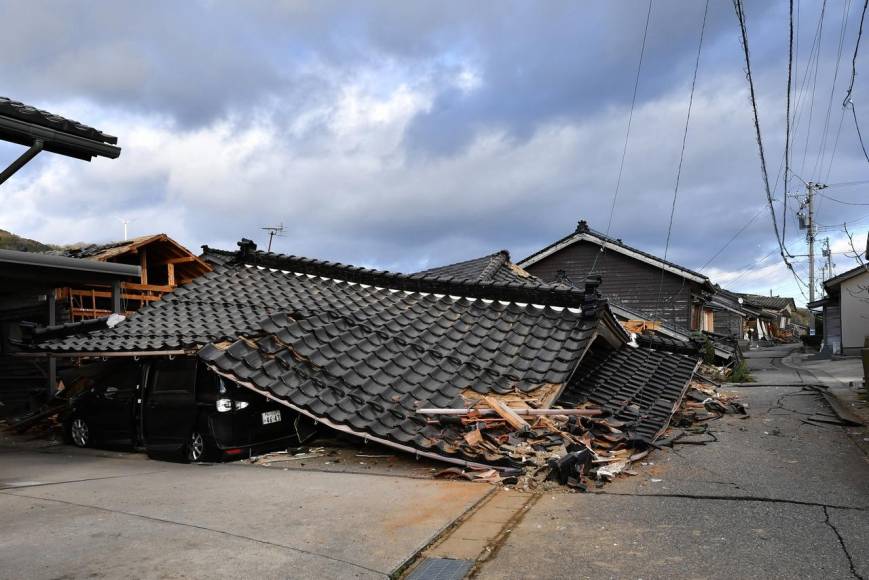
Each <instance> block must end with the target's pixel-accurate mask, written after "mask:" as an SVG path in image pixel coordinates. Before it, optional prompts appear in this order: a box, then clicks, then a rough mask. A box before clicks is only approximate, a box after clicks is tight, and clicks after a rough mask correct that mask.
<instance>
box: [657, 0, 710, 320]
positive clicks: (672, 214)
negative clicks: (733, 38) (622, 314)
mask: <svg viewBox="0 0 869 580" xmlns="http://www.w3.org/2000/svg"><path fill="white" fill-rule="evenodd" d="M708 15H709V0H706V5H705V7H704V9H703V21H702V22H701V24H700V40H699V41H698V43H697V58H696V59H695V60H694V76H693V77H692V78H691V92H690V94H689V96H688V114H687V115H686V116H685V129H684V131H682V149H681V150H680V151H679V165H678V167H677V169H676V183H675V185H674V186H673V203H672V205H671V206H670V222H669V224H668V225H667V242H666V243H665V244H664V260H665V261H666V260H667V256H668V255H669V252H670V238H671V236H672V234H673V218H674V217H675V215H676V200H677V199H678V197H679V182H680V181H681V179H682V163H683V162H684V161H685V146H686V144H687V142H688V126H689V124H690V123H691V109H692V108H693V106H694V89H695V88H696V86H697V71H698V70H699V69H700V53H701V52H702V51H703V35H704V34H705V32H706V18H707V16H708ZM663 289H664V270H663V269H661V281H660V282H659V283H658V297H657V299H656V300H655V317H654V319H655V320H657V317H658V309H659V308H660V306H661V293H662V291H663Z"/></svg>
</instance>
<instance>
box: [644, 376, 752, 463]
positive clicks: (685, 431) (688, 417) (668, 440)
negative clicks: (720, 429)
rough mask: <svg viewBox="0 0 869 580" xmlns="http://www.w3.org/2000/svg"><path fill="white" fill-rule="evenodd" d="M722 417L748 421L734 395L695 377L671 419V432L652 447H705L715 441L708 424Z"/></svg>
mask: <svg viewBox="0 0 869 580" xmlns="http://www.w3.org/2000/svg"><path fill="white" fill-rule="evenodd" d="M724 415H741V416H742V418H743V419H747V418H748V416H749V415H748V407H747V406H746V405H745V404H744V403H742V402H741V401H740V400H739V398H738V397H737V396H736V395H735V394H734V393H722V392H720V391H719V390H718V388H717V385H716V384H715V383H713V382H711V381H710V380H709V379H707V378H705V377H703V376H702V375H695V378H694V379H693V380H692V381H691V384H690V386H689V388H688V391H687V392H686V393H685V398H684V399H683V400H682V403H681V404H680V405H679V410H678V411H677V412H676V414H675V415H674V416H673V421H672V423H671V427H670V429H668V431H667V433H666V434H665V436H664V437H663V438H661V439H659V440H658V441H656V442H655V446H656V447H672V446H674V445H705V444H706V443H712V442H715V441H718V439H717V438H716V437H715V434H714V433H713V432H712V431H710V430H709V422H710V421H714V420H717V419H720V418H721V417H723V416H724Z"/></svg>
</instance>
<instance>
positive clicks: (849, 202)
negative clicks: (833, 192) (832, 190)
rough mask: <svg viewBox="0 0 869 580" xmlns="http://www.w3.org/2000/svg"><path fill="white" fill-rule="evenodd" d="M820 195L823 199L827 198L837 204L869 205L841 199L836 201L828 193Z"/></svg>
mask: <svg viewBox="0 0 869 580" xmlns="http://www.w3.org/2000/svg"><path fill="white" fill-rule="evenodd" d="M818 195H820V196H821V197H825V198H827V199H829V200H830V201H835V202H836V203H841V204H842V205H869V203H859V202H856V201H842V200H841V199H836V198H835V197H831V196H829V195H827V194H826V193H819V194H818Z"/></svg>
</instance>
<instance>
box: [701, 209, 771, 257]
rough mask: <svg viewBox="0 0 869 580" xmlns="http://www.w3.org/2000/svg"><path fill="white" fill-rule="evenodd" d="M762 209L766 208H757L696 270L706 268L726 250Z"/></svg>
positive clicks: (757, 216) (758, 215)
mask: <svg viewBox="0 0 869 580" xmlns="http://www.w3.org/2000/svg"><path fill="white" fill-rule="evenodd" d="M764 210H766V207H764V206H761V208H760V209H759V210H757V213H756V214H754V217H752V218H751V219H750V220H748V222H747V223H746V224H745V225H744V226H742V227H741V228H739V231H738V232H736V233H735V234H733V237H731V238H730V239H729V240H727V243H725V244H724V245H723V246H721V248H720V249H719V250H718V251H717V252H715V253H714V254H713V255H712V257H711V258H709V259H708V260H706V262H705V263H704V264H703V265H702V266H700V268H698V269H697V271H698V272H699V271H700V270H704V269H705V268H706V266H708V265H709V264H711V263H712V261H713V260H714V259H715V258H717V257H718V256H719V255H721V252H723V251H724V250H726V249H727V247H728V246H729V245H730V244H732V243H733V240H735V239H736V238H738V237H739V234H741V233H742V232H744V231H745V230H747V229H748V227H749V226H750V225H751V224H753V223H754V222H755V220H756V219H757V218H759V217H760V214H762V213H763V212H764Z"/></svg>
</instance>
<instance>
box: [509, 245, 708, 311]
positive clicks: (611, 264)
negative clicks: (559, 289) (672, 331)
mask: <svg viewBox="0 0 869 580" xmlns="http://www.w3.org/2000/svg"><path fill="white" fill-rule="evenodd" d="M599 253H600V246H597V245H595V244H591V243H589V242H577V243H575V244H573V245H571V246H568V247H566V248H564V249H562V250H560V251H558V252H556V253H554V254H550V255H549V256H547V257H545V258H543V259H542V260H540V261H539V262H536V263H534V264H532V265H531V266H528V267H527V268H525V269H526V270H528V271H529V272H530V273H531V274H534V275H535V276H537V277H539V278H541V279H543V280H545V281H547V282H553V281H555V280H556V278H557V274H558V271H559V270H564V271H565V272H567V276H568V278H570V279H571V281H573V283H574V284H576V285H577V287H579V288H582V287H583V282H584V280H585V277H586V276H587V275H588V273H589V271H590V270H591V266H592V264H593V263H594V258H595V256H597V255H598V254H599ZM601 263H602V264H603V266H602V267H601ZM597 270H598V272H599V273H600V274H601V276H602V281H601V285H600V292H601V294H602V295H603V296H604V297H606V298H611V299H612V300H614V301H617V302H620V303H622V304H624V305H625V306H627V307H628V308H635V309H637V310H640V311H641V312H644V313H647V314H652V313H653V312H654V311H655V305H656V302H657V298H658V285H659V284H660V283H661V270H660V269H658V268H655V267H654V266H651V265H649V264H646V263H644V262H640V261H639V260H635V259H634V258H629V257H628V256H625V255H623V254H619V253H618V252H614V251H612V250H608V251H607V252H606V254H605V255H604V256H603V257H602V259H600V260H598V266H597ZM695 287H696V284H695V283H693V282H691V281H688V280H685V279H684V278H682V277H680V276H676V275H674V274H671V273H669V272H664V284H663V288H662V293H661V306H660V310H659V312H660V318H661V319H662V320H664V321H666V322H669V323H671V324H677V325H679V326H682V327H684V328H690V323H691V320H690V316H691V292H692V291H696V290H695Z"/></svg>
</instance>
